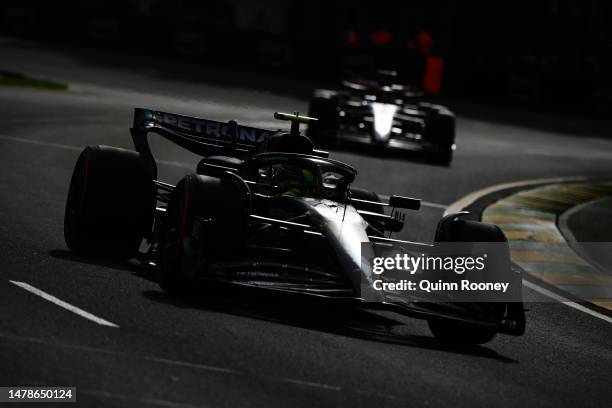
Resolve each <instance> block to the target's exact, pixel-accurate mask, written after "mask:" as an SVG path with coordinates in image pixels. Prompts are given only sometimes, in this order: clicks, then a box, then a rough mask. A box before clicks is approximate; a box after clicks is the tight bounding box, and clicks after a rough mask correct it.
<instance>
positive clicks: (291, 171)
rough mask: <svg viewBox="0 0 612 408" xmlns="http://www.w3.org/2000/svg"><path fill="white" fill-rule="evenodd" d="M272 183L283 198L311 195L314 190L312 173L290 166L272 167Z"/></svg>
mask: <svg viewBox="0 0 612 408" xmlns="http://www.w3.org/2000/svg"><path fill="white" fill-rule="evenodd" d="M272 183H273V184H274V185H275V186H277V187H279V188H280V189H281V191H282V195H283V196H287V197H300V196H303V195H307V194H312V193H313V192H314V190H315V188H316V180H315V175H314V174H313V172H312V171H310V170H308V169H305V168H303V167H300V166H295V165H291V164H276V165H274V166H272Z"/></svg>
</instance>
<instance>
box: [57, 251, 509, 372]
mask: <svg viewBox="0 0 612 408" xmlns="http://www.w3.org/2000/svg"><path fill="white" fill-rule="evenodd" d="M49 255H51V256H52V257H54V258H57V259H62V260H66V261H71V262H80V263H85V264H89V265H96V266H102V267H105V268H111V269H114V270H119V271H126V272H131V273H133V274H134V275H136V276H138V277H140V278H143V279H146V280H149V281H152V282H155V279H154V275H153V273H152V271H151V270H147V269H146V268H144V267H143V266H140V265H137V264H135V263H132V262H129V261H120V260H112V259H108V258H102V257H92V256H85V255H79V254H76V253H74V252H72V251H68V250H65V249H54V250H51V251H49ZM143 296H144V297H145V298H147V299H149V300H151V301H154V302H157V303H162V304H165V305H171V306H174V307H179V308H184V309H195V310H207V311H215V312H220V313H228V314H232V315H236V316H241V317H248V318H252V319H258V320H263V321H269V322H275V323H279V324H284V325H289V326H295V327H301V328H306V329H312V330H319V331H323V332H327V333H332V334H337V335H342V336H347V337H353V338H358V339H363V340H368V341H377V342H381V343H389V344H397V345H403V346H408V347H417V348H423V349H429V350H438V351H446V352H451V353H458V354H464V355H470V356H474V357H481V358H489V359H494V360H497V361H500V362H503V363H518V361H517V360H514V359H512V358H509V357H506V356H502V355H500V354H498V353H497V352H495V351H493V350H491V349H489V348H487V347H484V346H462V345H455V344H447V343H443V342H440V341H439V340H436V339H435V338H434V337H429V336H419V335H411V334H407V333H405V330H401V329H402V328H404V327H405V326H404V324H403V323H402V322H401V321H400V320H398V319H397V318H395V317H396V316H395V315H392V314H391V315H392V316H393V317H394V318H391V317H387V316H383V315H382V314H379V313H375V312H371V311H367V310H364V309H362V308H359V307H356V306H355V304H354V303H349V302H346V301H337V300H326V299H320V298H310V297H308V296H303V295H294V294H286V293H280V292H274V291H263V290H256V289H252V288H244V287H235V286H228V287H221V286H215V287H214V289H213V288H202V287H201V286H200V285H194V287H193V288H192V290H190V292H188V293H186V294H184V295H182V296H180V297H179V296H170V295H168V294H166V293H164V292H162V291H144V292H143ZM279 305H282V307H279Z"/></svg>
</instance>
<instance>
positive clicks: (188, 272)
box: [158, 174, 244, 294]
mask: <svg viewBox="0 0 612 408" xmlns="http://www.w3.org/2000/svg"><path fill="white" fill-rule="evenodd" d="M243 199H244V193H243V192H242V191H241V190H240V188H239V187H238V186H237V185H236V184H235V183H233V181H232V180H230V179H222V178H217V177H210V176H204V175H195V174H191V175H188V176H185V177H184V178H183V179H182V180H181V181H180V182H179V183H178V185H177V186H176V188H175V190H174V191H173V193H172V197H171V199H170V202H169V204H168V208H167V210H166V217H165V220H164V223H163V227H162V234H161V238H160V259H159V263H158V283H159V285H160V287H161V288H162V289H163V290H164V291H165V292H167V293H170V294H178V293H181V292H184V291H185V290H186V288H187V287H188V285H189V284H190V282H191V281H192V280H193V279H194V278H195V276H196V273H197V272H198V269H199V268H200V266H201V264H202V262H206V261H209V260H211V259H215V260H216V259H228V258H231V256H232V254H233V253H235V252H236V251H240V250H242V247H243V241H244V233H243V226H244V219H243V214H244V211H243V208H244V204H243V203H244V200H243ZM197 218H199V219H200V220H210V221H207V222H206V224H201V223H200V224H196V220H197ZM196 225H197V226H196Z"/></svg>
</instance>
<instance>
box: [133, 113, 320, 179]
mask: <svg viewBox="0 0 612 408" xmlns="http://www.w3.org/2000/svg"><path fill="white" fill-rule="evenodd" d="M131 132H132V139H133V140H134V146H135V148H136V150H137V151H138V152H139V153H140V154H141V156H142V157H143V159H144V160H145V161H146V162H147V166H148V167H150V168H151V171H152V173H153V175H154V176H155V177H157V165H156V164H155V159H154V158H153V155H152V153H151V150H150V148H149V143H148V140H147V134H148V133H149V132H154V133H157V134H159V135H161V136H163V137H165V138H166V139H168V140H170V141H172V142H174V143H176V144H177V145H179V146H181V147H183V148H184V149H187V150H189V151H190V152H192V153H195V154H197V155H200V156H207V155H211V154H226V155H229V156H234V157H240V158H244V157H247V156H250V155H252V154H254V153H255V152H256V151H257V147H258V146H259V145H260V144H262V143H263V142H265V141H266V140H268V138H270V136H272V135H273V134H274V133H275V132H274V131H271V130H266V129H259V128H254V127H249V126H242V125H238V124H237V123H236V122H235V121H229V122H227V123H225V122H217V121H214V120H209V119H202V118H195V117H190V116H183V115H177V114H174V113H167V112H160V111H155V110H151V109H143V108H136V109H134V124H133V127H132V129H131ZM314 154H315V155H319V156H324V157H326V156H327V153H326V152H322V151H316V150H315V151H314Z"/></svg>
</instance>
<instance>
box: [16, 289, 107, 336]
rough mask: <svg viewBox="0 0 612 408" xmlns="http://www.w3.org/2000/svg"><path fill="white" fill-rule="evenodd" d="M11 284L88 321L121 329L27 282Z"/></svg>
mask: <svg viewBox="0 0 612 408" xmlns="http://www.w3.org/2000/svg"><path fill="white" fill-rule="evenodd" d="M9 282H11V283H12V284H13V285H17V286H19V287H20V288H22V289H25V290H27V291H28V292H30V293H33V294H35V295H36V296H40V297H41V298H43V299H45V300H46V301H49V302H51V303H54V304H56V305H57V306H59V307H62V308H64V309H66V310H68V311H70V312H72V313H74V314H77V315H79V316H81V317H83V318H85V319H87V320H91V321H92V322H94V323H97V324H99V325H101V326H108V327H117V328H119V326H117V325H116V324H115V323H111V322H109V321H108V320H104V319H102V318H101V317H98V316H94V315H92V314H91V313H89V312H86V311H85V310H83V309H79V308H78V307H76V306H73V305H71V304H70V303H66V302H64V301H63V300H60V299H58V298H56V297H55V296H53V295H50V294H48V293H46V292H43V291H42V290H40V289H37V288H35V287H34V286H32V285H28V284H27V283H25V282H19V281H12V280H9Z"/></svg>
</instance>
